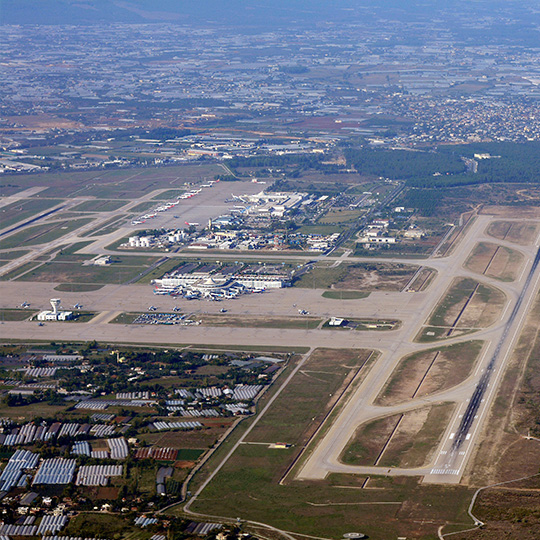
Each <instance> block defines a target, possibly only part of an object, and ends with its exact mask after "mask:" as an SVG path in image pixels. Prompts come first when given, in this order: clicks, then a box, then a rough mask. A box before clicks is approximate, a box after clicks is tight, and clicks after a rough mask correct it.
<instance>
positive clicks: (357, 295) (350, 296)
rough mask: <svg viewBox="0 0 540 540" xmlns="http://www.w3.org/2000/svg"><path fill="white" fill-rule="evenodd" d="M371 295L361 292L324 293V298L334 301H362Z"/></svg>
mask: <svg viewBox="0 0 540 540" xmlns="http://www.w3.org/2000/svg"><path fill="white" fill-rule="evenodd" d="M369 295H370V293H368V292H361V291H324V292H323V293H322V296H323V298H330V299H332V300H361V299H362V298H367V297H368V296H369Z"/></svg>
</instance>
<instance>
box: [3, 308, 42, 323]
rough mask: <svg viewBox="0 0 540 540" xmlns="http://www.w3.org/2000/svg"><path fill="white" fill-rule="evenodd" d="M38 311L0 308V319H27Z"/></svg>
mask: <svg viewBox="0 0 540 540" xmlns="http://www.w3.org/2000/svg"><path fill="white" fill-rule="evenodd" d="M36 313H37V310H35V309H0V321H2V322H3V321H25V320H26V319H29V318H30V317H32V316H33V315H35V314H36Z"/></svg>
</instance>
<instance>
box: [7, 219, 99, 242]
mask: <svg viewBox="0 0 540 540" xmlns="http://www.w3.org/2000/svg"><path fill="white" fill-rule="evenodd" d="M90 221H92V220H91V219H76V220H72V221H58V222H56V223H47V224H43V225H36V226H34V227H29V228H27V229H24V230H22V231H19V232H16V233H14V234H12V235H10V236H8V237H7V238H4V239H3V240H0V249H12V248H14V247H20V246H33V245H39V244H46V243H48V242H52V241H53V240H57V239H58V238H60V237H62V236H64V235H66V234H68V233H70V232H73V231H75V230H77V229H78V228H80V227H82V226H83V225H86V224H87V223H90Z"/></svg>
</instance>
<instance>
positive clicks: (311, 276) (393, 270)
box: [294, 263, 418, 291]
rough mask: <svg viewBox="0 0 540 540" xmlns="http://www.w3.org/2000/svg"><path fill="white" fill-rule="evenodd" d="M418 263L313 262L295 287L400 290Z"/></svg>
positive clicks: (411, 275) (409, 278) (415, 269)
mask: <svg viewBox="0 0 540 540" xmlns="http://www.w3.org/2000/svg"><path fill="white" fill-rule="evenodd" d="M417 270H418V267H416V266H411V265H406V264H394V263H357V264H340V265H338V266H322V265H321V266H317V267H315V268H313V269H312V270H311V271H309V272H308V273H306V274H304V275H303V276H302V277H301V278H300V279H299V280H298V281H296V282H295V284H294V285H295V287H305V288H310V289H311V288H315V289H335V290H350V291H378V290H384V291H401V290H402V289H403V288H404V287H405V286H406V285H407V284H408V283H409V281H410V280H411V278H412V277H413V275H414V273H415V272H416V271H417Z"/></svg>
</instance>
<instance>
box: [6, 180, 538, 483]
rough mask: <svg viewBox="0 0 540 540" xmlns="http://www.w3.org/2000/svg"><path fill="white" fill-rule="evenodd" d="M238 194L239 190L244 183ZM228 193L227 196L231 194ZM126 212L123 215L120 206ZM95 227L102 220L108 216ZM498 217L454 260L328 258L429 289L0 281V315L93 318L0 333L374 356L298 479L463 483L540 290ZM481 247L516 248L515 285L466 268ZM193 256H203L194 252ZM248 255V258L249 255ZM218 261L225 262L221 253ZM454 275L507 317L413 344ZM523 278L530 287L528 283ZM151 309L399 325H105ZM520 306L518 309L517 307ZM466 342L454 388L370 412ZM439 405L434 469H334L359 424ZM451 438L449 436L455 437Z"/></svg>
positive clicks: (484, 223) (92, 249)
mask: <svg viewBox="0 0 540 540" xmlns="http://www.w3.org/2000/svg"><path fill="white" fill-rule="evenodd" d="M231 185H232V184H231ZM243 187H245V186H244V185H243ZM257 187H260V186H257ZM227 188H228V189H229V186H227ZM209 189H210V188H209ZM211 189H213V188H211ZM208 193H210V191H209V192H208ZM152 195H153V194H149V195H147V196H146V198H150V197H151V196H152ZM214 195H215V196H217V195H218V193H217V191H215V192H212V197H213V196H214ZM209 197H210V195H209ZM220 197H221V198H223V193H221V195H220ZM220 197H218V199H219V198H220ZM189 200H190V199H188V200H187V201H189ZM187 201H186V202H187ZM139 202H140V200H139V201H137V204H138V203H139ZM199 202H200V201H199ZM131 204H134V203H130V204H129V205H128V206H131ZM179 206H180V205H179ZM177 208H178V207H177ZM210 208H213V210H212V212H215V211H216V208H217V207H216V206H213V204H210V202H209V204H208V205H206V209H203V211H204V212H207V211H208V212H210ZM122 211H124V208H123V209H122ZM175 212H177V210H175ZM199 215H202V214H199ZM214 215H215V214H214ZM106 217H107V218H110V217H111V215H110V213H107V215H106ZM100 219H103V220H104V219H105V216H103V218H100ZM173 219H176V218H173ZM495 219H497V220H499V219H501V218H493V217H491V216H486V215H482V216H478V217H477V218H476V220H475V221H474V223H472V225H471V226H470V227H469V228H468V230H467V231H466V234H465V235H464V236H463V237H462V238H461V240H460V242H459V244H457V246H456V248H455V252H454V253H453V254H452V255H450V256H447V257H433V258H429V259H425V260H417V259H415V260H408V259H391V260H389V259H386V258H385V259H382V258H380V259H379V258H363V259H362V258H355V257H347V258H343V257H328V258H327V259H328V260H330V261H332V260H333V261H338V260H345V261H347V262H349V261H350V262H357V261H368V262H400V263H409V264H416V265H422V266H426V267H430V268H433V269H435V270H436V271H437V274H436V277H435V278H434V280H433V282H432V283H431V285H430V287H429V288H428V289H427V290H426V291H424V292H420V293H409V292H373V293H371V294H370V296H369V297H367V298H364V299H360V300H346V301H340V300H332V299H326V298H323V297H322V292H323V291H321V290H317V289H300V288H291V289H281V290H276V291H268V292H266V293H264V294H262V295H246V296H242V297H240V298H237V299H234V300H224V301H222V302H219V303H213V302H203V301H188V300H185V299H174V298H171V297H166V296H159V297H156V296H154V295H153V294H152V288H151V287H150V286H144V285H106V286H104V287H103V288H102V289H100V290H97V291H94V292H62V293H59V292H57V291H55V290H54V287H55V285H56V284H54V283H32V282H29V283H26V282H0V307H1V308H14V307H17V306H20V304H21V303H22V302H24V301H28V302H30V303H31V304H32V308H37V309H44V308H47V307H48V300H49V299H50V298H53V297H57V296H59V297H60V298H62V301H63V306H64V307H65V308H71V307H72V305H74V304H76V303H81V304H83V306H84V308H83V309H84V310H85V311H86V310H88V311H95V312H98V313H99V315H98V316H96V317H95V318H94V319H93V320H91V321H90V322H88V323H47V324H46V325H45V326H42V327H38V326H37V324H36V323H35V322H4V323H2V325H1V326H0V330H1V333H2V335H3V336H9V337H11V338H13V339H23V340H24V339H28V338H31V339H39V340H45V341H51V340H69V341H71V340H73V341H87V340H93V339H96V340H100V341H107V342H112V343H124V344H130V343H131V344H158V345H159V344H162V345H173V346H174V345H179V346H180V345H188V344H193V345H201V346H204V345H210V344H211V345H213V346H219V345H223V346H224V347H227V346H233V345H234V346H238V345H240V346H261V347H265V346H268V347H271V346H275V345H276V344H279V345H281V346H290V347H310V348H314V347H336V346H339V347H343V348H367V349H372V350H377V351H379V352H380V357H379V359H378V361H377V363H376V364H375V366H374V367H373V368H372V369H371V371H370V373H369V374H368V376H367V377H366V379H365V380H364V382H363V384H362V385H360V386H359V388H358V389H357V390H356V392H355V393H354V395H353V396H352V398H351V399H350V400H349V401H348V402H347V403H346V404H345V405H344V407H343V408H342V410H341V413H340V415H339V416H338V417H337V419H336V420H335V421H334V423H333V424H332V426H331V427H330V428H329V430H328V432H327V434H326V435H325V437H324V438H323V439H322V440H321V441H320V442H319V444H318V445H317V447H316V448H315V449H314V450H313V452H312V453H311V455H310V458H309V459H308V460H307V461H306V462H305V464H304V466H303V468H302V470H301V471H300V473H299V478H303V479H317V478H324V477H325V476H326V475H327V474H328V473H330V472H347V473H354V474H388V475H421V476H424V479H425V481H426V482H459V480H460V479H461V476H462V474H463V470H464V468H465V466H466V464H467V462H468V459H469V457H470V455H471V453H472V450H473V448H474V445H475V444H476V441H477V439H478V436H479V434H480V432H481V428H482V422H483V421H484V420H485V417H486V414H487V412H488V410H489V405H490V403H491V401H492V399H493V396H494V395H495V390H496V388H497V383H498V380H499V378H500V374H501V373H502V371H503V368H504V363H505V360H506V358H507V356H508V355H509V353H510V351H511V350H512V348H513V346H514V344H515V341H516V339H517V337H518V336H519V333H520V331H521V328H522V325H523V321H524V318H525V315H526V313H527V312H528V310H529V307H530V304H531V302H532V298H533V297H534V294H533V292H534V291H535V290H537V288H538V282H539V280H540V271H539V269H538V268H533V267H532V265H533V261H534V259H535V256H536V254H537V252H538V239H537V242H536V244H535V245H530V246H522V245H516V244H513V243H510V242H507V241H501V242H499V241H498V240H496V239H494V238H492V237H489V236H487V235H486V234H485V231H486V228H487V227H488V225H489V224H490V223H491V222H492V221H494V220H495ZM169 226H170V225H169ZM91 227H95V223H92V224H91ZM128 231H129V233H130V234H132V232H133V231H132V229H130V228H129V227H126V228H125V229H124V230H122V234H124V233H127V232H128ZM118 235H119V231H116V232H115V233H114V237H115V238H118ZM77 238H78V237H77V236H76V233H73V234H72V235H69V239H70V241H74V240H75V239H77ZM115 238H112V236H110V235H107V236H105V237H102V238H100V239H98V240H97V241H96V242H95V243H94V244H92V245H90V246H88V247H87V248H86V251H88V252H89V253H95V254H98V253H100V250H102V249H103V248H104V246H106V245H108V244H109V243H111V242H112V241H114V239H115ZM66 239H67V238H66V237H64V238H61V239H59V240H58V241H57V244H58V245H60V244H61V243H65V241H66ZM484 240H485V241H488V242H491V243H497V244H499V245H505V246H508V247H512V249H515V250H518V251H520V252H521V253H522V254H523V256H524V258H525V261H526V263H525V265H524V268H523V271H522V272H521V273H520V276H519V278H518V279H517V280H516V281H515V282H502V281H499V280H495V279H492V278H488V277H486V276H480V275H477V274H475V273H474V272H471V271H469V270H467V269H465V268H464V267H463V264H464V262H465V261H466V260H467V258H468V257H469V255H470V253H471V251H472V250H473V248H474V246H475V245H476V243H477V242H479V241H484ZM47 249H48V250H50V249H51V245H48V246H47ZM135 254H137V253H134V255H135ZM138 254H140V253H138ZM193 255H194V256H196V257H201V254H200V253H197V254H193ZM224 255H225V254H224ZM34 256H35V253H34ZM179 256H181V257H185V256H186V254H185V253H182V254H179ZM202 256H204V255H202ZM208 256H209V257H214V258H215V257H216V255H215V254H208ZM227 256H230V257H239V255H238V254H232V255H228V254H227ZM246 256H250V255H248V254H246ZM276 256H277V257H279V259H280V260H284V254H276ZM308 256H309V254H306V257H308ZM251 257H253V258H254V259H258V258H266V255H265V256H264V257H263V256H262V255H260V254H253V255H251ZM220 258H223V257H221V255H220ZM293 258H296V256H293ZM6 266H8V265H6ZM4 269H5V267H3V268H2V270H4ZM456 277H473V278H475V279H477V280H479V281H481V282H483V283H486V284H489V285H493V286H495V287H498V288H499V289H500V290H502V291H503V292H504V293H505V295H506V297H507V305H506V307H505V309H504V310H503V316H502V318H501V320H500V321H498V322H497V323H495V324H493V325H492V326H490V327H489V328H486V329H482V330H479V331H477V332H475V333H473V334H469V335H464V336H461V337H456V338H450V339H447V340H445V341H444V343H443V342H438V343H424V344H419V343H415V342H414V341H413V340H414V337H415V336H416V335H417V334H418V332H419V331H420V329H421V328H422V326H423V325H424V324H425V323H426V321H427V320H428V318H429V316H430V313H431V312H432V311H433V309H434V308H435V307H436V305H437V303H438V302H439V300H440V299H441V297H442V296H443V295H444V294H445V291H446V290H447V289H448V287H449V286H450V285H451V283H452V281H453V280H454V279H455V278H456ZM527 280H529V282H528V284H527ZM150 305H155V306H157V307H159V308H160V309H159V311H161V312H170V311H171V310H172V308H173V307H174V306H178V307H180V309H181V310H182V312H184V313H187V314H195V315H196V314H197V313H218V312H219V310H220V309H227V310H228V315H235V316H250V315H253V316H265V315H266V316H287V317H291V316H295V317H298V318H299V319H301V316H300V315H298V310H299V309H304V310H307V311H309V313H310V316H315V317H321V318H324V317H330V316H338V317H345V318H362V317H364V318H382V319H399V320H400V321H401V322H402V324H401V326H400V327H399V328H398V329H396V330H393V331H384V332H383V331H339V330H322V329H318V330H303V329H272V328H256V329H255V328H245V327H241V328H239V327H234V328H227V327H206V326H202V325H201V326H196V327H180V326H173V327H168V326H154V325H153V326H142V325H118V324H109V321H110V320H112V319H113V318H114V317H115V316H116V315H117V314H119V313H121V312H144V311H146V310H147V308H148V306H150ZM516 306H518V307H517V308H516ZM471 339H481V340H483V341H484V343H485V351H484V354H483V355H482V360H481V362H480V364H479V366H478V368H477V370H476V371H475V373H474V374H473V375H472V376H470V377H469V378H468V379H467V380H465V381H463V382H462V383H461V384H459V385H457V386H455V387H454V388H452V389H450V390H446V391H444V392H441V393H439V394H434V395H432V396H429V397H428V398H426V397H423V398H422V399H421V400H416V401H415V400H412V401H410V402H407V403H404V404H401V405H399V406H395V407H376V406H374V405H373V401H374V400H375V398H376V397H377V395H378V394H379V393H380V391H381V389H382V388H383V386H384V384H385V383H386V381H387V379H388V378H389V377H390V375H391V374H392V372H393V370H394V369H395V367H396V366H397V364H398V362H399V360H400V359H401V358H402V357H403V356H405V355H407V354H410V353H412V352H415V351H421V350H425V349H429V348H433V347H436V346H438V345H442V344H444V345H447V344H448V345H449V344H452V343H458V342H464V341H469V340H471ZM496 351H498V352H497V354H495V353H496ZM494 356H496V357H497V358H496V361H495V362H493V363H492V365H491V368H489V370H490V376H489V380H488V381H487V382H486V383H485V385H484V384H483V383H482V380H483V379H482V377H483V373H485V371H486V370H487V369H488V366H489V362H490V361H491V360H492V359H493V358H494ZM484 379H485V377H484ZM481 383H482V392H481V399H480V400H477V401H479V403H476V404H475V405H474V410H473V409H471V408H470V405H469V404H468V403H469V402H468V400H470V399H471V398H473V397H474V396H475V392H477V388H478V385H479V384H481ZM441 401H453V402H455V403H456V404H457V409H456V414H455V415H454V417H453V418H452V421H451V422H450V425H449V426H448V429H447V431H446V433H445V435H444V437H443V440H442V443H441V445H440V448H439V449H438V451H437V454H436V456H437V457H436V459H435V461H434V462H433V463H431V464H429V465H426V466H425V467H422V468H420V469H386V468H385V469H381V468H378V467H360V466H350V465H345V464H343V463H341V462H340V459H339V457H340V455H341V453H342V451H343V449H344V448H345V447H346V445H347V443H348V441H349V440H350V439H351V437H352V436H353V434H354V432H355V430H356V429H357V427H358V426H359V425H361V424H363V423H365V422H368V421H370V420H373V419H376V418H380V417H382V416H387V415H390V414H395V413H397V412H405V411H409V410H414V409H415V408H418V407H420V406H425V404H426V403H438V402H441ZM471 410H472V411H473V413H474V414H472V415H471V414H469V413H470V412H471ZM467 411H468V412H467ZM463 418H466V420H463ZM464 422H465V423H464ZM464 425H465V428H464V427H463V426H464ZM460 426H461V427H460ZM452 434H454V435H453V436H452ZM456 434H459V435H457V436H458V440H459V441H460V443H459V446H456V445H455V441H456ZM453 441H454V442H453Z"/></svg>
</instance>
